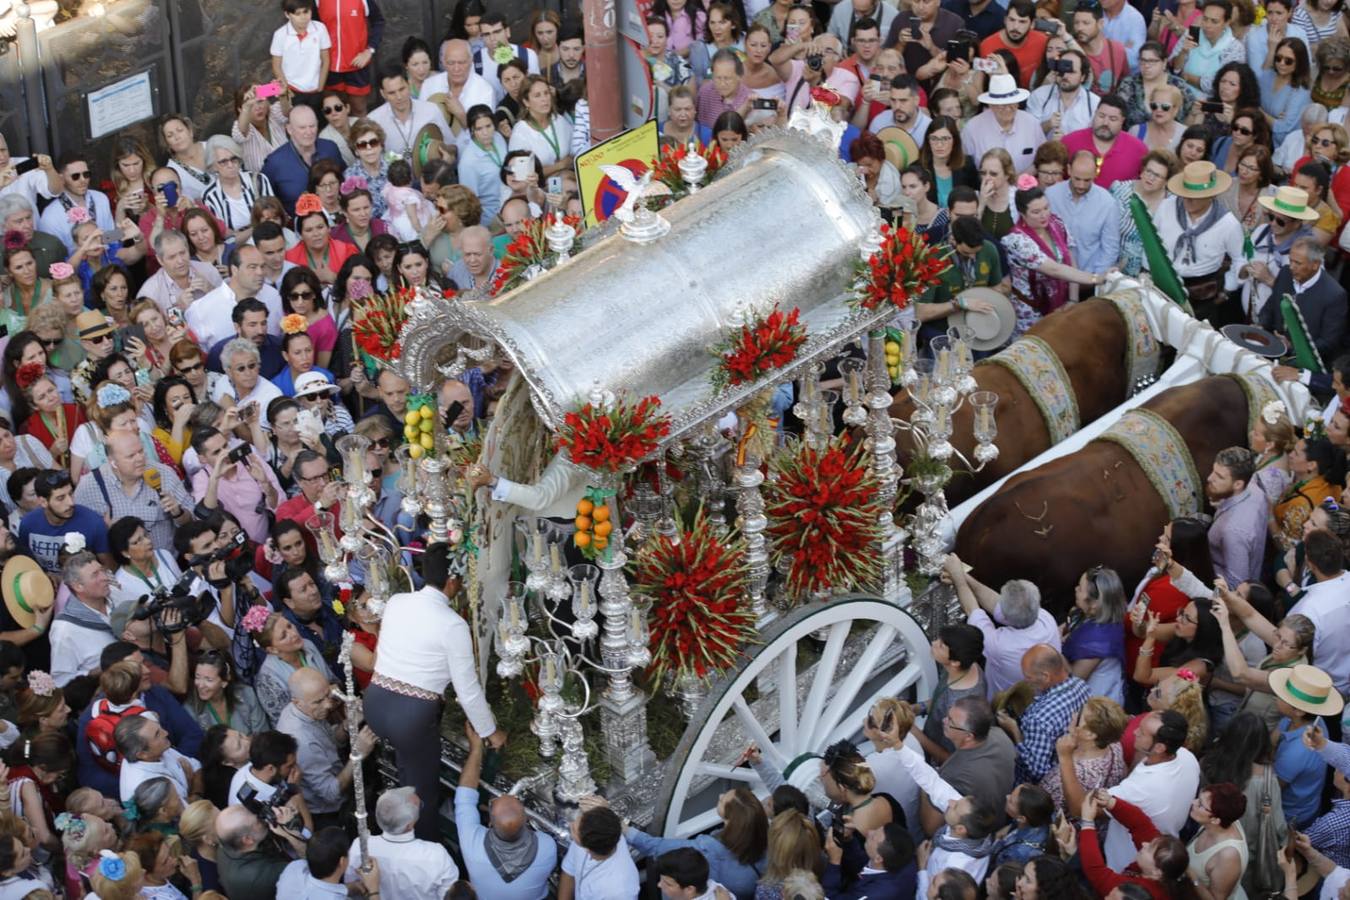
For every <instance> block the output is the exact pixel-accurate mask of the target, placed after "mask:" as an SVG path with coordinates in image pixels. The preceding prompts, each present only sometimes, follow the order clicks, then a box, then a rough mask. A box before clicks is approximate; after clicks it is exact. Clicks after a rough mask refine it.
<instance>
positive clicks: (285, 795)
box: [236, 781, 309, 840]
mask: <svg viewBox="0 0 1350 900" xmlns="http://www.w3.org/2000/svg"><path fill="white" fill-rule="evenodd" d="M236 796H237V797H238V798H239V803H240V805H241V806H243V807H244V809H246V810H248V811H249V812H251V813H253V814H254V815H255V816H257V817H258V818H259V819H261V820H262V821H263V824H265V825H268V826H275V827H277V828H285V829H287V830H290V831H294V832H295V833H296V834H299V835H300V836H301V837H302V838H304V839H305V840H308V839H309V834H308V833H307V831H308V829H306V828H304V827H303V826H300V827H298V828H295V827H292V826H293V825H299V824H300V817H299V816H298V815H297V816H294V817H292V818H291V819H289V820H287V822H285V823H282V822H281V821H279V820H278V819H277V809H278V808H279V807H282V806H285V805H286V804H287V803H289V802H290V799H291V798H292V797H294V796H295V787H294V785H292V784H290V783H289V782H286V781H283V782H281V783H280V784H278V785H276V786H275V788H274V789H273V792H272V796H271V798H269V799H267V800H262V799H260V798H259V797H258V789H257V788H255V787H254V786H253V785H251V784H244V785H242V786H241V787H240V788H239V793H238V794H237V795H236Z"/></svg>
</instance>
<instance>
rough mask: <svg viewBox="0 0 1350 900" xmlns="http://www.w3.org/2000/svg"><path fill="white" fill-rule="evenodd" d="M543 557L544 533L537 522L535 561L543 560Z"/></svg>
mask: <svg viewBox="0 0 1350 900" xmlns="http://www.w3.org/2000/svg"><path fill="white" fill-rule="evenodd" d="M543 559H544V533H543V532H542V531H540V530H539V528H538V523H535V532H534V561H535V562H542V561H543Z"/></svg>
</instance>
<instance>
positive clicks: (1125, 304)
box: [1102, 291, 1162, 397]
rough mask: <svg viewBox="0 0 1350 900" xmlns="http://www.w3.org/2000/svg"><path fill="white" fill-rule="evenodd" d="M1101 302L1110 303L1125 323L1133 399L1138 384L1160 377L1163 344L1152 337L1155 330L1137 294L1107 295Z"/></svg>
mask: <svg viewBox="0 0 1350 900" xmlns="http://www.w3.org/2000/svg"><path fill="white" fill-rule="evenodd" d="M1102 299H1103V300H1109V301H1111V305H1112V306H1114V307H1115V308H1116V312H1118V313H1119V314H1120V319H1121V321H1122V322H1124V323H1125V372H1126V374H1127V375H1128V376H1129V381H1128V382H1126V388H1125V395H1126V396H1127V397H1132V396H1134V394H1135V393H1136V386H1137V385H1139V384H1141V383H1142V382H1143V381H1144V380H1146V379H1149V378H1152V377H1153V376H1154V375H1157V374H1158V365H1159V363H1160V362H1161V361H1162V345H1160V344H1159V343H1158V339H1157V338H1155V337H1154V336H1153V329H1151V328H1149V327H1148V316H1147V315H1145V313H1144V304H1143V303H1141V302H1140V300H1139V292H1138V291H1122V292H1121V293H1119V294H1106V295H1104V296H1103V297H1102Z"/></svg>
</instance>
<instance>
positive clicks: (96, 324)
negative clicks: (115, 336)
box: [75, 309, 116, 341]
mask: <svg viewBox="0 0 1350 900" xmlns="http://www.w3.org/2000/svg"><path fill="white" fill-rule="evenodd" d="M115 330H116V329H115V328H113V326H112V323H110V322H109V321H108V317H107V316H105V315H104V314H103V313H101V312H95V311H94V310H92V309H86V310H85V311H84V312H82V313H80V314H79V315H78V316H76V317H75V331H76V332H77V333H78V334H79V336H80V340H82V341H87V340H91V339H93V338H96V337H103V335H105V334H112V333H113V332H114V331H115Z"/></svg>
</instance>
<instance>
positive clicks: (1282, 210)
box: [1256, 186, 1322, 222]
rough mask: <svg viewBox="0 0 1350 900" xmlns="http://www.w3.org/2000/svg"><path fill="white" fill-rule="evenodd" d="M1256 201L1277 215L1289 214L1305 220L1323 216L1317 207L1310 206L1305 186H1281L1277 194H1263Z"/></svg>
mask: <svg viewBox="0 0 1350 900" xmlns="http://www.w3.org/2000/svg"><path fill="white" fill-rule="evenodd" d="M1256 202H1257V203H1259V204H1261V205H1262V206H1263V207H1265V208H1266V210H1267V211H1268V212H1272V213H1274V214H1275V215H1277V216H1287V217H1289V218H1291V219H1300V220H1302V221H1304V222H1316V221H1317V220H1318V219H1320V218H1321V217H1322V216H1321V214H1319V213H1318V212H1317V210H1315V209H1309V208H1308V192H1307V191H1305V190H1303V188H1296V187H1289V186H1285V187H1281V188H1279V189H1278V190H1276V191H1275V195H1274V196H1273V197H1272V196H1269V195H1262V196H1260V197H1257V198H1256Z"/></svg>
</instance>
